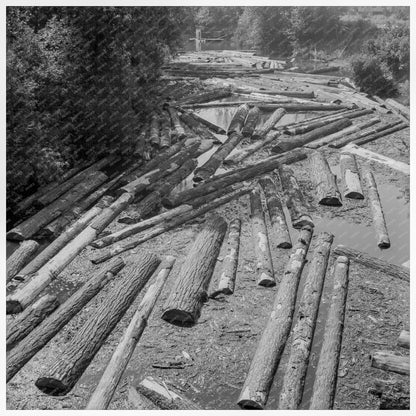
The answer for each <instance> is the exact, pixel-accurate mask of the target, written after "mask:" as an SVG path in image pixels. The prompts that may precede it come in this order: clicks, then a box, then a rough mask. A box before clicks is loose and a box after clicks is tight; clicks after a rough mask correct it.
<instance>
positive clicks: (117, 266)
mask: <svg viewBox="0 0 416 416" xmlns="http://www.w3.org/2000/svg"><path fill="white" fill-rule="evenodd" d="M123 267H124V261H123V259H122V258H121V257H119V258H116V259H114V260H113V261H111V262H109V263H106V264H104V265H103V267H101V269H100V270H99V271H98V272H96V273H94V275H93V276H92V277H91V278H90V279H89V280H87V282H86V283H84V285H83V286H82V287H81V288H80V289H78V290H77V291H76V292H75V293H74V294H73V295H71V297H70V298H69V299H67V300H66V301H65V302H64V303H63V304H62V305H61V306H60V307H59V308H58V309H57V310H56V311H55V312H54V313H53V314H52V315H50V316H48V317H47V318H46V319H45V320H44V321H43V322H42V323H41V324H40V325H39V326H37V327H36V328H35V329H34V330H33V331H32V332H30V333H29V335H27V336H26V338H25V340H24V341H23V342H21V343H19V345H17V346H16V347H15V348H13V350H12V351H10V352H9V353H8V354H7V382H9V381H10V380H11V379H12V378H13V377H14V376H15V375H16V373H17V372H18V371H19V370H20V369H21V368H22V367H23V366H24V365H25V364H26V363H27V362H28V361H29V360H30V359H31V358H32V357H33V356H34V355H35V354H36V353H37V352H38V351H40V350H41V349H42V348H43V347H44V346H45V345H46V344H47V343H48V342H49V341H50V340H51V339H52V338H53V337H54V336H55V335H56V334H57V333H58V332H59V331H60V330H61V329H62V328H63V327H64V326H65V325H66V324H67V323H68V322H69V321H70V320H71V319H72V318H73V317H74V316H75V315H76V314H77V313H78V312H79V311H80V310H81V309H82V308H83V307H84V306H85V305H86V304H87V303H88V302H89V301H90V300H91V299H92V298H93V297H94V296H95V295H96V294H97V293H98V292H99V291H100V290H101V289H102V288H103V287H104V286H105V285H106V284H107V283H108V282H109V281H111V280H112V279H113V278H114V276H115V275H116V274H117V273H118V272H119V271H120V270H121V269H122V268H123Z"/></svg>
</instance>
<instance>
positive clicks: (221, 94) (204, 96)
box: [179, 88, 231, 104]
mask: <svg viewBox="0 0 416 416" xmlns="http://www.w3.org/2000/svg"><path fill="white" fill-rule="evenodd" d="M230 95H231V89H229V88H226V89H224V88H221V89H218V90H212V91H204V92H202V93H197V94H193V95H188V96H187V97H185V98H183V99H182V100H180V101H179V104H197V103H205V102H207V101H214V100H220V99H221V98H227V97H229V96H230Z"/></svg>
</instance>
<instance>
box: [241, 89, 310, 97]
mask: <svg viewBox="0 0 416 416" xmlns="http://www.w3.org/2000/svg"><path fill="white" fill-rule="evenodd" d="M236 91H237V92H240V91H241V92H242V91H243V89H242V88H237V89H236ZM246 91H247V90H246ZM247 92H248V93H249V94H250V91H247ZM255 92H260V93H262V94H266V95H282V96H284V97H293V98H305V99H308V98H312V99H313V98H315V94H314V92H313V91H311V92H304V91H285V90H262V89H259V90H258V91H255Z"/></svg>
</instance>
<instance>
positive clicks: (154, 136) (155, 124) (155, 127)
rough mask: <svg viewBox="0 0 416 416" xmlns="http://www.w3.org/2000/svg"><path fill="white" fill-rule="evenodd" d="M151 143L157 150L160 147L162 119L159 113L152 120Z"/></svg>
mask: <svg viewBox="0 0 416 416" xmlns="http://www.w3.org/2000/svg"><path fill="white" fill-rule="evenodd" d="M149 143H150V144H151V145H152V146H153V147H155V148H157V149H158V148H159V147H160V118H159V114H157V113H154V114H153V115H152V118H151V120H150V130H149Z"/></svg>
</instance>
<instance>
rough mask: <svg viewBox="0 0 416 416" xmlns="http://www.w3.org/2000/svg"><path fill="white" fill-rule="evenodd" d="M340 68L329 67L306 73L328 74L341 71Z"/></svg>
mask: <svg viewBox="0 0 416 416" xmlns="http://www.w3.org/2000/svg"><path fill="white" fill-rule="evenodd" d="M339 69H340V67H339V66H327V67H324V68H318V69H313V70H312V71H308V72H306V73H307V74H326V73H327V72H335V71H339Z"/></svg>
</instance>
